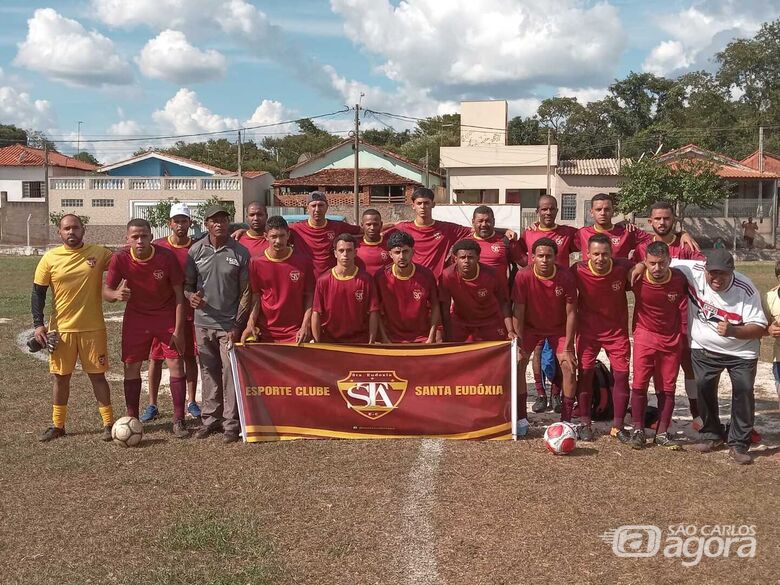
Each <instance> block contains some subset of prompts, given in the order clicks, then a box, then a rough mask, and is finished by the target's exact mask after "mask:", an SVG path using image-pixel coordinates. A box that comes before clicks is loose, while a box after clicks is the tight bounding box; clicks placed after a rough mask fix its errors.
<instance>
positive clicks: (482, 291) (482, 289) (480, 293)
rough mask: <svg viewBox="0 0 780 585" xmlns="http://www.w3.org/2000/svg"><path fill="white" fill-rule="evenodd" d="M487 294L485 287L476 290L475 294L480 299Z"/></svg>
mask: <svg viewBox="0 0 780 585" xmlns="http://www.w3.org/2000/svg"><path fill="white" fill-rule="evenodd" d="M487 295H488V291H487V289H486V288H481V289H479V290H478V291H477V296H478V297H479V298H480V299H484V298H485V297H486V296H487Z"/></svg>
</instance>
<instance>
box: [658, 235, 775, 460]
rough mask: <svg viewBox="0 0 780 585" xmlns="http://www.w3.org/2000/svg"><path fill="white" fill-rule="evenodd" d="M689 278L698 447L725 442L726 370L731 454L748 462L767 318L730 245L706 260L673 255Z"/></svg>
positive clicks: (703, 449) (709, 448)
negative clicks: (721, 392) (721, 388)
mask: <svg viewBox="0 0 780 585" xmlns="http://www.w3.org/2000/svg"><path fill="white" fill-rule="evenodd" d="M672 266H674V267H675V268H679V269H680V270H681V271H682V272H683V273H684V274H685V276H686V277H687V278H688V283H689V285H690V286H689V289H688V295H689V297H690V299H689V302H688V323H689V327H690V336H691V358H692V362H693V371H694V373H695V376H696V391H697V396H698V404H699V413H700V415H701V418H702V428H701V430H700V431H699V434H700V437H701V439H702V442H701V443H697V444H696V445H694V448H695V449H696V450H697V451H700V452H702V453H707V452H710V451H713V450H715V449H718V448H719V447H720V446H721V445H723V433H724V429H723V426H722V425H721V422H720V416H719V412H718V382H719V380H720V375H721V373H722V372H723V370H726V371H727V372H728V375H729V378H730V379H731V426H730V428H729V433H728V439H727V440H728V446H729V455H730V456H731V458H732V459H733V460H734V461H735V462H737V463H739V464H741V465H745V464H748V463H750V462H751V461H752V459H751V457H750V455H748V448H749V447H750V434H751V432H752V430H753V422H754V420H755V400H754V397H753V383H754V382H755V379H756V367H757V365H758V352H759V347H760V343H761V341H760V339H761V337H763V336H764V335H766V327H767V319H766V315H765V314H764V311H763V307H762V304H761V297H760V295H759V294H758V290H757V289H756V286H755V285H754V284H753V282H752V281H751V280H750V279H749V278H748V277H747V276H745V275H744V274H740V273H739V272H735V271H734V258H733V257H732V256H731V254H730V253H729V252H728V251H727V250H712V251H710V252H709V254H707V260H706V262H699V261H692V260H675V261H673V262H672Z"/></svg>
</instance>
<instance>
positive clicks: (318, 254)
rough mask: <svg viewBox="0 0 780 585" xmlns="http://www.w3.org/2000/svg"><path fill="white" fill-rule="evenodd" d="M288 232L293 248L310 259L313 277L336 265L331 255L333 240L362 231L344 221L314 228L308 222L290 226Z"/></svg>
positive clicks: (327, 223) (332, 221)
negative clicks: (291, 238)
mask: <svg viewBox="0 0 780 585" xmlns="http://www.w3.org/2000/svg"><path fill="white" fill-rule="evenodd" d="M290 231H291V232H292V233H293V234H294V237H295V246H296V247H297V248H299V249H300V250H301V251H303V252H304V253H305V254H306V255H308V256H309V257H311V260H312V266H313V267H314V276H315V277H317V276H319V275H320V274H322V273H324V272H326V271H328V270H329V269H330V268H333V267H334V266H335V265H336V257H335V256H334V255H333V240H335V239H336V236H338V235H341V234H352V235H357V234H359V233H360V232H361V231H362V230H361V228H360V226H356V225H352V224H351V223H347V222H345V221H334V220H330V219H329V220H327V222H326V223H325V225H324V226H322V227H314V226H312V225H311V224H310V223H309V220H306V221H298V222H295V223H293V224H290Z"/></svg>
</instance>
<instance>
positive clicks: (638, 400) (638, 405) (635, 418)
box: [631, 388, 647, 430]
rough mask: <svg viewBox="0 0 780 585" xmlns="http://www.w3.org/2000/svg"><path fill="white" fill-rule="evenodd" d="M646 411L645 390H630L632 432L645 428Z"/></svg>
mask: <svg viewBox="0 0 780 585" xmlns="http://www.w3.org/2000/svg"><path fill="white" fill-rule="evenodd" d="M646 410H647V390H638V389H636V388H632V389H631V421H632V423H633V425H634V430H637V429H644V428H645V411H646Z"/></svg>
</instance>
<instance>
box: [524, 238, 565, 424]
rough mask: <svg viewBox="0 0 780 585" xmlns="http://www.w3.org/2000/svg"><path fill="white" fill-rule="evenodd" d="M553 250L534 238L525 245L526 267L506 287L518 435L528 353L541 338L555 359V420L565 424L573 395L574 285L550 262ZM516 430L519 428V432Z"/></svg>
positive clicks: (551, 243)
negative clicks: (515, 346) (516, 356)
mask: <svg viewBox="0 0 780 585" xmlns="http://www.w3.org/2000/svg"><path fill="white" fill-rule="evenodd" d="M557 253H558V246H557V245H556V243H555V242H554V241H552V240H550V239H549V238H540V239H538V240H536V241H535V242H534V243H533V246H531V264H529V266H528V268H526V269H524V270H521V271H520V272H518V273H517V275H516V276H515V283H514V286H513V287H512V299H513V300H514V303H515V306H514V323H515V331H517V337H518V339H519V340H520V364H519V367H518V379H519V390H520V392H519V395H518V397H517V402H518V406H519V412H518V419H520V420H519V421H518V433H519V434H525V432H527V430H528V420H527V410H526V400H527V398H528V390H527V388H526V382H525V371H526V368H527V367H528V362H529V360H530V359H531V355H532V354H533V351H534V349H535V348H536V347H537V346H538V345H539V344H540V343H543V342H544V341H545V340H546V341H548V342H549V344H550V347H552V349H553V351H554V352H555V354H556V357H557V358H558V363H559V364H560V375H561V382H562V386H563V404H562V406H561V420H562V421H564V422H569V421H571V417H572V410H573V407H574V394H575V392H576V383H575V376H576V374H575V372H576V369H577V359H576V357H575V355H574V335H575V332H576V330H577V287H576V285H575V283H574V277H573V276H572V274H571V272H570V271H569V270H568V268H564V267H562V266H558V265H557V264H555V257H556V255H557ZM521 427H523V430H522V432H521Z"/></svg>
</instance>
